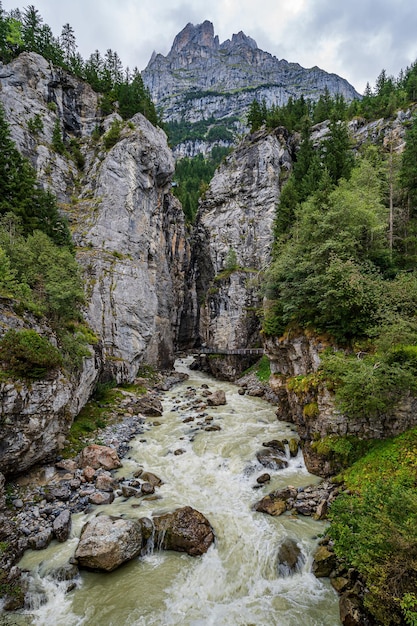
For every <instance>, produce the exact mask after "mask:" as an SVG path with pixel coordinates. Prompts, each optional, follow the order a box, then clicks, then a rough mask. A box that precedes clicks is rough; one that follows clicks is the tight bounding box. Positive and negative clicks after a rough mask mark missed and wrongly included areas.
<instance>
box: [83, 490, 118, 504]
mask: <svg viewBox="0 0 417 626" xmlns="http://www.w3.org/2000/svg"><path fill="white" fill-rule="evenodd" d="M113 500H114V492H113V491H94V492H93V493H92V494H91V495H89V496H88V501H89V502H90V504H96V505H101V504H111V503H112V502H113Z"/></svg>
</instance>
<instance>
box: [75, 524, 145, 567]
mask: <svg viewBox="0 0 417 626" xmlns="http://www.w3.org/2000/svg"><path fill="white" fill-rule="evenodd" d="M142 544H143V537H142V524H141V522H140V520H129V519H122V518H120V517H110V516H108V515H99V516H97V517H94V518H93V519H92V520H90V521H88V522H87V523H86V524H85V525H84V527H83V529H82V531H81V537H80V541H79V543H78V546H77V549H76V551H75V558H76V559H77V561H78V565H79V566H80V567H85V568H87V569H93V570H102V571H105V572H111V571H113V570H114V569H116V568H117V567H119V566H120V565H122V563H125V562H126V561H130V560H131V559H134V558H135V557H136V556H138V555H139V553H140V551H141V549H142Z"/></svg>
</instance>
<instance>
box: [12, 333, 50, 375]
mask: <svg viewBox="0 0 417 626" xmlns="http://www.w3.org/2000/svg"><path fill="white" fill-rule="evenodd" d="M0 362H2V363H3V365H4V366H5V367H6V370H7V371H8V372H10V374H11V375H12V376H16V377H17V378H20V377H22V376H23V377H24V378H34V379H36V378H44V377H45V375H46V374H47V372H49V371H50V370H53V369H55V368H57V367H59V366H60V365H61V364H62V357H61V354H60V352H59V350H58V349H57V348H55V346H53V345H52V344H51V343H50V342H49V341H48V340H47V339H46V338H45V337H41V336H40V335H39V334H38V333H37V332H36V331H34V330H20V331H15V330H9V331H7V333H6V334H5V335H4V337H2V339H1V340H0Z"/></svg>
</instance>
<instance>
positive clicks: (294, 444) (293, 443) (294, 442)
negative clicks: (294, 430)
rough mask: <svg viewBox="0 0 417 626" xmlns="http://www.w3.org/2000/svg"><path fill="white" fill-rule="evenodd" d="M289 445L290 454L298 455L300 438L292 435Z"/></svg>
mask: <svg viewBox="0 0 417 626" xmlns="http://www.w3.org/2000/svg"><path fill="white" fill-rule="evenodd" d="M288 446H289V449H290V456H291V457H296V456H297V454H298V447H299V442H298V439H295V437H291V439H290V440H289V442H288Z"/></svg>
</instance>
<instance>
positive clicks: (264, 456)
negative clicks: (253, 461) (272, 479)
mask: <svg viewBox="0 0 417 626" xmlns="http://www.w3.org/2000/svg"><path fill="white" fill-rule="evenodd" d="M256 458H257V459H258V461H259V463H260V464H261V465H263V466H264V467H268V468H269V469H273V470H280V469H283V468H285V467H288V461H286V460H285V459H284V458H283V457H282V456H280V454H279V453H278V451H277V450H275V449H273V448H265V449H264V450H259V452H257V453H256Z"/></svg>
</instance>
